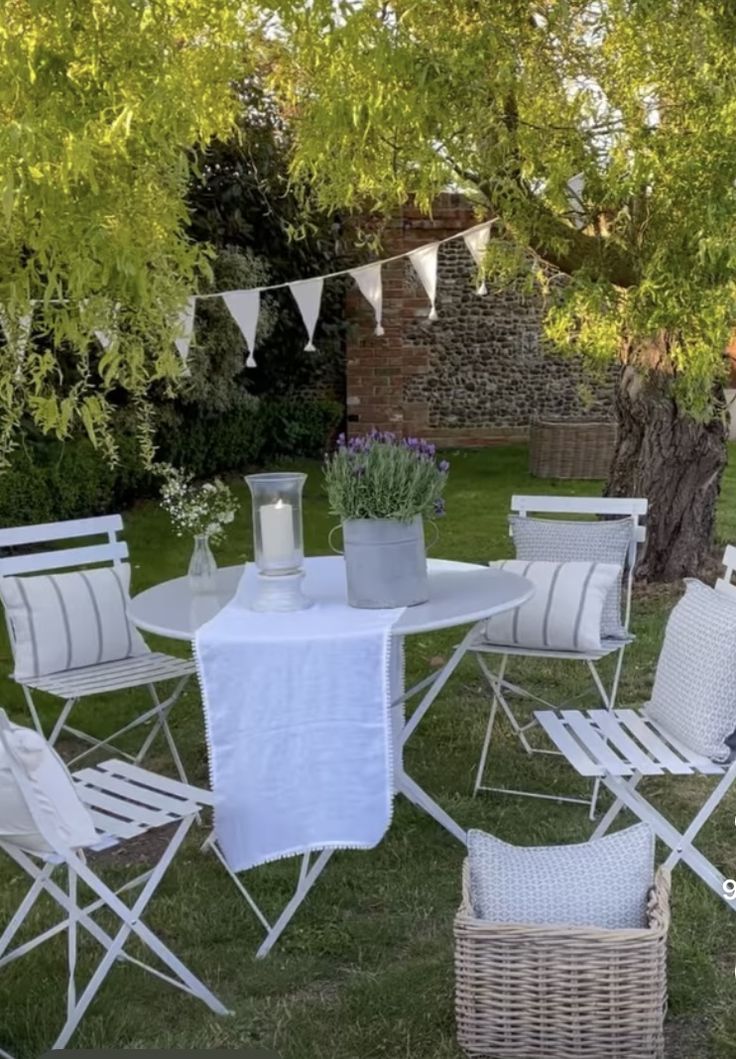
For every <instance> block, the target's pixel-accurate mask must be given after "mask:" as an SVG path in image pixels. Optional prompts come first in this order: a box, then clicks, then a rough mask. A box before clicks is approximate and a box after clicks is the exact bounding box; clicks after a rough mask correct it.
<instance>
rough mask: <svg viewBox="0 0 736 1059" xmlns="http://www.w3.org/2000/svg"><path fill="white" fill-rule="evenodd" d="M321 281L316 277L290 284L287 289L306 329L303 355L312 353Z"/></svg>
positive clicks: (320, 294)
mask: <svg viewBox="0 0 736 1059" xmlns="http://www.w3.org/2000/svg"><path fill="white" fill-rule="evenodd" d="M323 282H324V281H323V279H322V277H321V276H316V277H315V278H314V279H304V280H299V281H298V282H297V283H290V284H289V289H290V291H291V293H292V294H293V295H294V300H295V301H296V304H297V305H298V306H299V312H300V313H301V314H302V320H303V321H304V326H305V327H306V329H307V338H308V341H307V344H306V346H305V347H304V352H305V353H314V343H313V342H312V339H313V338H314V329H315V327H316V326H317V318H318V316H319V307H320V303H321V301H322V284H323Z"/></svg>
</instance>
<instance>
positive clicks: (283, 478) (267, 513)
mask: <svg viewBox="0 0 736 1059" xmlns="http://www.w3.org/2000/svg"><path fill="white" fill-rule="evenodd" d="M245 480H246V482H247V483H248V488H249V489H250V492H251V497H252V507H253V547H254V551H255V560H256V565H257V566H258V583H259V587H258V593H257V595H256V598H255V600H254V601H253V604H252V606H253V609H254V610H281V611H288V610H303V609H304V608H305V607H308V606H310V600H308V599H307V597H306V596H305V595H304V594H303V592H302V588H301V583H302V581H303V579H304V535H303V530H302V489H303V488H304V483H305V481H306V480H307V476H306V474H291V473H278V472H274V473H273V474H249V475H247V476H246V479H245Z"/></svg>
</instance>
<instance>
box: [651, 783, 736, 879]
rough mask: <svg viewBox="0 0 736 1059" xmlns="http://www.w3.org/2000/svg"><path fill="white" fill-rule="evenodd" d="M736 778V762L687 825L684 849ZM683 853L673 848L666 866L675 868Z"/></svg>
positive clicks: (683, 840) (684, 834) (689, 844)
mask: <svg viewBox="0 0 736 1059" xmlns="http://www.w3.org/2000/svg"><path fill="white" fill-rule="evenodd" d="M735 779H736V763H734V764H733V765H731V766H730V767H729V768H728V769H727V770H726V772H725V773H724V774H723V777H722V778H721V779H720V780H719V781H718V783H717V784H716V786H715V787H714V788H713V790H712V792H711V794H710V795H709V797H708V798H706V800H705V801H704V802H703V805H702V806H701V808H700V810H699V812H698V813H697V815H696V816H695V817H693V819H692V821H691V822H690V824H689V825H688V827H686V828H685V830H684V831H683V833H682V849H687V848H688V847H690V846H692V843H693V841H694V840H695V838H696V837H697V835H698V833H699V832H700V830H701V829H702V828H703V827H704V825H705V824H706V823H707V822H708V820H709V819H710V817H711V816H712V814H713V812H714V811H715V809H716V808H717V807H718V805H719V804H720V802H721V801H722V800H723V798H724V796H725V795H726V794H727V792H728V790H729V788H730V787H731V785H732V783H733V782H734V780H735ZM682 855H683V854H682V850H672V852H671V853H670V855H669V856H668V857H667V859H666V861H665V862H664V866H665V868H673V867H674V866H675V864H677V862H678V861H679V860H680V859H681V858H682ZM721 896H722V897H723V896H724V895H723V894H721Z"/></svg>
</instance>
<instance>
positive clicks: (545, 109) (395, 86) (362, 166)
mask: <svg viewBox="0 0 736 1059" xmlns="http://www.w3.org/2000/svg"><path fill="white" fill-rule="evenodd" d="M264 6H266V7H268V8H271V9H272V10H274V11H275V12H276V13H277V14H278V16H279V18H280V20H281V24H282V26H283V34H282V36H281V38H280V39H279V40H278V41H275V42H274V44H273V51H274V67H273V70H274V86H275V87H276V89H277V91H279V92H280V93H281V96H282V98H283V100H284V101H285V103H286V104H288V105H289V106H290V107H291V108H292V110H293V113H294V130H295V131H294V136H295V153H294V158H293V163H292V175H293V178H294V180H295V181H296V182H297V183H298V182H302V183H303V184H304V186H305V187H307V186H308V187H309V188H310V191H311V193H312V194H313V195H315V196H316V197H317V200H318V201H319V203H320V204H321V206H322V207H323V208H324V209H326V210H334V209H344V208H347V209H355V210H359V211H361V212H365V211H366V210H376V211H378V212H379V213H388V212H390V211H392V210H395V209H396V207H397V206H399V205H401V204H402V203H404V202H405V201H406V200H407V198H409V197H410V196H413V197H414V198H415V199H416V201H417V202H418V203H419V205H420V206H422V207H424V208H425V209H427V210H431V205H432V202H433V200H434V198H435V197H436V195H437V194H438V192H440V191H442V190H444V189H445V188H447V187H448V185H449V186H454V187H456V188H459V189H461V190H463V191H464V192H465V193H466V194H468V195H469V196H470V197H471V198H472V199H473V200H474V201H476V202H477V203H478V208H479V215H480V216H485V217H489V216H491V217H496V218H497V228H498V231H499V233H500V234H501V235H502V236H503V237H504V240H505V247H504V249H505V255H504V254H502V253H501V252H500V250H499V248H494V250H493V251H492V255H489V261H488V268H489V271H490V272H491V274H492V276H494V275H495V276H498V277H500V278H501V279H506V280H509V279H511V278H513V279H514V281H516V280H518V276H519V271H520V267H521V258H520V257H519V256H518V254H516V255H515V254H514V253H513V252H511V251H510V249H509V244H512V245H514V246H515V247H516V248H517V249H519V250H523V251H524V252H525V253H526V255H527V256H526V264H525V265H524V266H523V268H522V269H521V270H522V271H523V269H524V268H525V269H526V271H527V276H528V277H531V278H532V279H533V280H534V281H535V282H536V283H537V284H538V286H539V287H540V289H542V290H543V292H544V293H545V295H546V296H547V298H548V305H549V308H550V313H549V316H548V327H549V334H550V337H552V338H554V340H555V341H557V342H560V343H563V344H564V343H567V342H574V343H575V345H576V347H577V348H579V349H583V350H584V351H586V352H588V353H590V354H591V355H593V356H595V357H597V358H602V357H604V358H610V357H612V356H620V355H624V356H626V357H627V358H628V359H629V360H630V361H634V362H635V363H637V365H638V366H639V367H641V368H643V369H644V370H658V371H664V372H665V373H666V374H667V375H668V377H671V379H672V381H673V384H674V393H675V395H676V396H677V398H678V399H679V401H680V404H681V405H682V406H683V407H684V408H685V409H686V410H687V411H689V412H690V413H691V414H693V415H696V416H703V417H707V416H708V415H709V414H711V412H712V406H711V398H712V394H713V385H714V381H717V380H721V379H722V378H723V360H722V351H723V349H724V347H725V344H726V341H727V339H728V337H729V334H730V331H731V329H732V327H733V324H734V321H735V320H736V299H735V293H736V286H735V284H734V277H735V276H736V249H735V248H736V239H735V238H734V237H735V236H736V183H735V181H734V174H735V173H736V136H735V135H734V133H736V64H734V61H733V41H734V15H733V12H732V10H731V8H730V7H729V5H726V4H722V3H715V4H692V3H684V2H683V0H658V2H657V3H649V2H647V3H642V2H636V3H632V2H631V0H547V2H545V3H540V2H539V0H518V2H517V0H502V2H496V0H481V2H478V0H422V2H421V3H418V2H416V0H392V2H390V3H384V2H383V0H363V2H360V3H349V2H340V3H334V2H333V0H314V2H313V3H310V4H309V5H305V4H303V3H301V2H299V0H275V2H273V3H271V4H268V5H264ZM573 178H575V179H574V180H573ZM491 256H493V260H491ZM550 269H551V270H552V279H550ZM555 270H556V271H557V272H559V273H561V274H564V275H568V276H572V277H573V282H572V283H570V284H564V283H555V282H554V272H555ZM662 335H666V341H665V342H664V343H663V342H661V341H660V338H661V336H662ZM655 347H656V348H657V349H658V350H659V351H660V352H661V350H662V349H664V350H666V357H665V361H664V362H662V360H661V358H659V359H656V360H655V362H654V363H653V362H652V358H651V353H652V349H653V348H655Z"/></svg>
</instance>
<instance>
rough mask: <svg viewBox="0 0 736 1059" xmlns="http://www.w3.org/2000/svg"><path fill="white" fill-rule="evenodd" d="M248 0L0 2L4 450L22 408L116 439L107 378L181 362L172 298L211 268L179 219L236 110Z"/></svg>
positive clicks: (142, 379) (136, 385) (170, 375)
mask: <svg viewBox="0 0 736 1059" xmlns="http://www.w3.org/2000/svg"><path fill="white" fill-rule="evenodd" d="M245 7H246V5H245V4H243V3H242V2H240V0H149V2H146V3H138V2H129V0H54V3H47V2H44V0H12V2H11V0H6V2H4V3H3V4H2V18H0V69H2V77H1V78H0V112H2V118H3V120H2V122H0V221H1V223H0V307H1V308H2V314H3V318H4V321H5V323H4V327H3V332H4V342H3V344H2V346H1V347H0V453H3V452H7V451H8V449H9V448H10V447H12V445H13V443H14V442H15V440H16V438H17V434H18V427H19V424H20V423H21V421H22V419H23V417H24V416H28V417H30V419H31V420H32V421H33V422H34V423H35V424H36V425H37V426H38V427H39V428H41V429H42V430H43V431H52V432H54V433H56V434H57V435H59V436H65V435H68V434H69V433H70V432H72V431H73V430H75V429H77V428H78V427H79V426H82V427H83V428H84V430H85V431H86V432H87V434H88V435H89V437H90V438H91V439H93V440H94V441H99V440H101V439H102V440H104V439H105V438H108V440H109V432H108V430H107V428H108V425H109V422H110V415H111V404H110V401H111V400H112V398H113V397H114V396H115V395H119V394H121V393H127V394H129V395H132V397H133V399H134V401H137V402H140V401H141V400H142V399H143V398H144V397H145V395H146V393H147V391H148V389H149V387H150V386H151V384H152V383H156V382H158V383H161V382H163V383H164V384H170V383H171V382H172V381H173V380H176V379H177V378H178V376H179V374H180V371H181V365H180V363H179V361H178V357H177V354H176V350H175V348H174V346H173V344H172V340H173V339H174V338H175V337H176V336H177V331H178V324H177V322H176V319H177V314H178V312H179V311H180V310H181V308H182V306H183V305H184V303H185V300H186V298H187V296H188V295H189V294H190V293H192V291H193V290H195V289H196V288H197V286H198V284H199V280H200V278H201V277H205V278H206V277H207V276H208V275H209V274H210V269H209V252H208V249H207V247H206V246H204V245H201V244H197V243H195V242H193V241H192V240H191V239H190V238H189V236H188V233H187V225H188V221H189V212H188V207H187V202H186V194H187V189H188V186H189V181H190V176H191V170H192V165H193V160H194V155H193V153H192V149H193V148H194V147H195V146H196V145H198V144H203V143H207V142H209V141H210V140H211V139H212V138H213V137H215V136H220V137H225V136H227V135H228V134H229V133H230V131H231V129H232V128H233V126H234V120H235V116H236V114H237V112H238V106H239V104H238V100H237V96H236V93H235V92H234V91H233V88H232V86H233V84H234V83H235V81H236V79H237V78H238V77H239V76H242V73H243V71H244V69H246V68H247V65H246V64H247V62H248V55H247V51H246V49H245V47H244V46H243V43H244V40H245V37H246V34H247V32H248V28H249V27H248V22H247V17H246V16H247V12H246V9H245ZM236 43H237V46H236ZM31 311H32V313H33V320H32V341H31V346H30V348H29V350H28V351H27V353H26V355H25V357H23V358H22V359H21V358H20V356H19V349H20V345H19V336H20V327H21V321H22V319H23V317H24V316H25V315H26V314H28V313H29V312H31ZM96 332H103V333H106V334H108V335H109V336H110V337H111V338H112V342H111V344H110V345H109V346H108V347H107V348H103V347H101V346H100V344H99V342H98V341H97V339H96V337H95V333H96Z"/></svg>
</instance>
